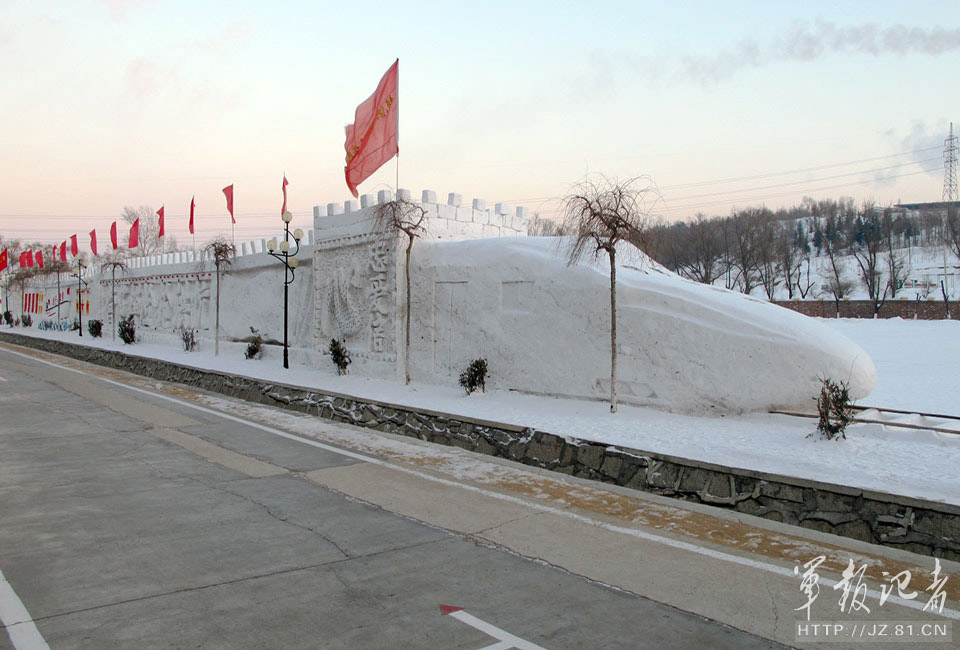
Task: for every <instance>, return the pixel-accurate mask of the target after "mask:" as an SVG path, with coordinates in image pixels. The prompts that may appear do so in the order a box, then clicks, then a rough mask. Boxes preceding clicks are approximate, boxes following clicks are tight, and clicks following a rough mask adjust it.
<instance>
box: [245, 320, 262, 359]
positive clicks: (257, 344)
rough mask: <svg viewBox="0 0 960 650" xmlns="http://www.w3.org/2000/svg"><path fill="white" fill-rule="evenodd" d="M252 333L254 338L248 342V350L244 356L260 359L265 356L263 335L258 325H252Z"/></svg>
mask: <svg viewBox="0 0 960 650" xmlns="http://www.w3.org/2000/svg"><path fill="white" fill-rule="evenodd" d="M250 333H251V334H253V340H251V341H250V342H248V343H247V351H246V352H244V353H243V356H244V357H245V358H247V359H260V358H262V357H263V337H262V336H260V330H258V329H257V328H256V327H251V328H250Z"/></svg>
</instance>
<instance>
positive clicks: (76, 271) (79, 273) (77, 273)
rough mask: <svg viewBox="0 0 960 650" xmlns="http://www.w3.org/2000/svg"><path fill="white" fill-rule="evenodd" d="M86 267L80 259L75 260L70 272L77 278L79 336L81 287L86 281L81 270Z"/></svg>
mask: <svg viewBox="0 0 960 650" xmlns="http://www.w3.org/2000/svg"><path fill="white" fill-rule="evenodd" d="M85 268H87V267H86V266H84V265H83V264H81V263H80V260H77V265H76V266H75V267H73V272H72V273H71V274H70V275H72V276H73V277H75V278H76V279H77V318H79V319H80V320H79V324H80V336H81V337H82V336H83V287H85V286H86V284H87V281H86V280H84V279H83V270H84V269H85Z"/></svg>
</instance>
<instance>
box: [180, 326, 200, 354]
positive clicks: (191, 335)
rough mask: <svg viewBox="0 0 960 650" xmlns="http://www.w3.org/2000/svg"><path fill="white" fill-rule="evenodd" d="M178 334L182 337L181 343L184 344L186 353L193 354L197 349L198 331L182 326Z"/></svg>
mask: <svg viewBox="0 0 960 650" xmlns="http://www.w3.org/2000/svg"><path fill="white" fill-rule="evenodd" d="M177 333H178V334H179V335H180V341H181V342H182V343H183V349H184V351H185V352H193V351H194V350H196V349H197V330H192V329H189V328H187V327H183V326H181V327H180V329H178V330H177Z"/></svg>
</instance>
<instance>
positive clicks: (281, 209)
mask: <svg viewBox="0 0 960 650" xmlns="http://www.w3.org/2000/svg"><path fill="white" fill-rule="evenodd" d="M287 185H289V183H287V175H286V174H284V175H283V185H282V186H281V187H280V189H282V190H283V207H282V208H280V216H281V217H282V216H283V213H284V212H286V211H287Z"/></svg>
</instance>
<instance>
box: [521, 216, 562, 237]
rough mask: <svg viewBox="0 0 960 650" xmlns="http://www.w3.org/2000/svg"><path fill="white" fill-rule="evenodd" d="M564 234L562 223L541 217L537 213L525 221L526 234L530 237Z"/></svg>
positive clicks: (560, 235) (559, 235)
mask: <svg viewBox="0 0 960 650" xmlns="http://www.w3.org/2000/svg"><path fill="white" fill-rule="evenodd" d="M564 234H566V233H564V232H563V227H562V224H560V223H557V222H556V221H554V220H553V219H546V218H544V217H541V216H540V214H539V213H535V214H534V215H533V216H532V217H530V221H529V222H528V223H527V235H529V236H530V237H562V236H563V235H564Z"/></svg>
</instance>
